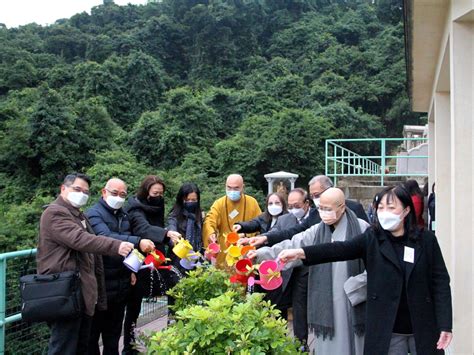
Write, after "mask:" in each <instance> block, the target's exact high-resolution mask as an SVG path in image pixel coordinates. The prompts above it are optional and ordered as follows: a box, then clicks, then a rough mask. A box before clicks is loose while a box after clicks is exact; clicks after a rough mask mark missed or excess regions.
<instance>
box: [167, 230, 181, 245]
mask: <svg viewBox="0 0 474 355" xmlns="http://www.w3.org/2000/svg"><path fill="white" fill-rule="evenodd" d="M166 236H167V237H168V238H170V239H171V242H172V243H173V245H174V244H176V243H177V242H178V240H180V239H181V234H179V233H178V232H176V231H168V233H166Z"/></svg>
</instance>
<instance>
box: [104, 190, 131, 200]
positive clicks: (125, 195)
mask: <svg viewBox="0 0 474 355" xmlns="http://www.w3.org/2000/svg"><path fill="white" fill-rule="evenodd" d="M105 190H106V191H108V192H109V193H110V194H111V195H112V196H120V197H121V198H127V193H126V192H125V191H123V192H118V191H116V190H109V189H105Z"/></svg>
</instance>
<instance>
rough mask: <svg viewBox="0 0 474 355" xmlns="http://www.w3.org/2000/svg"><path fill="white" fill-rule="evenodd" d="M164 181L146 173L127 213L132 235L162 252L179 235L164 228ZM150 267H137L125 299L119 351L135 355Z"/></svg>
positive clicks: (148, 290)
mask: <svg viewBox="0 0 474 355" xmlns="http://www.w3.org/2000/svg"><path fill="white" fill-rule="evenodd" d="M164 194H165V182H164V181H163V179H161V178H160V177H158V176H155V175H148V176H146V177H145V178H144V179H143V181H142V182H141V184H140V186H139V188H138V191H137V194H136V196H133V197H131V198H129V199H128V205H127V207H126V212H127V213H128V215H129V218H130V224H131V226H132V232H133V234H134V235H136V236H138V237H141V238H147V239H150V240H152V241H153V243H154V244H155V249H157V250H159V251H161V252H162V253H163V254H165V245H166V244H168V243H176V242H177V241H178V240H179V238H181V235H180V234H179V233H178V232H175V231H172V230H169V229H167V228H165V227H164V224H165V200H164ZM151 272H152V271H151V270H149V269H144V270H140V271H139V272H138V273H137V276H136V284H135V285H134V286H133V287H132V288H131V292H130V296H129V300H128V302H127V308H126V314H125V322H124V326H123V328H124V329H123V333H124V337H123V344H124V348H123V351H122V354H138V351H137V350H135V349H133V346H132V344H133V343H134V342H135V327H136V323H137V319H138V315H139V314H140V310H141V304H142V299H143V297H148V295H149V294H150V289H151V286H152V285H153V284H151V275H150V274H151Z"/></svg>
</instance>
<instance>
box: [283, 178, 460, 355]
mask: <svg viewBox="0 0 474 355" xmlns="http://www.w3.org/2000/svg"><path fill="white" fill-rule="evenodd" d="M376 211H377V213H376V220H375V224H374V226H372V227H370V228H369V229H367V230H366V231H365V232H364V233H363V234H361V235H359V236H356V237H355V238H353V239H352V240H350V241H345V242H333V243H325V244H319V245H314V246H309V247H304V248H301V249H289V250H283V251H282V252H281V253H280V254H279V258H280V259H281V260H282V261H283V262H288V261H292V260H296V259H302V260H303V263H304V264H305V265H316V264H323V263H327V262H335V261H344V260H353V259H358V258H361V259H363V260H364V263H365V266H366V270H367V301H366V302H367V304H366V307H367V312H366V322H365V324H366V332H365V334H366V337H365V347H364V354H366V355H371V354H373V355H381V354H389V355H401V354H404V355H406V354H408V352H409V353H410V354H419V355H425V354H443V353H444V349H446V348H447V347H448V345H449V343H450V342H451V339H452V332H451V330H452V304H451V288H450V286H449V275H448V271H447V269H446V265H445V263H444V260H443V256H442V254H441V250H440V247H439V245H438V241H437V239H436V237H435V235H434V234H433V233H431V232H430V231H427V230H423V229H420V228H419V227H418V226H417V223H416V216H415V209H414V206H413V202H412V199H411V196H410V193H409V192H408V191H407V190H406V188H405V187H403V186H401V185H398V186H392V187H387V188H385V189H384V190H383V191H382V192H381V193H380V194H379V200H378V201H377V202H376ZM309 296H311V295H309Z"/></svg>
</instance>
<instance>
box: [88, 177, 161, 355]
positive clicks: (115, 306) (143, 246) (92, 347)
mask: <svg viewBox="0 0 474 355" xmlns="http://www.w3.org/2000/svg"><path fill="white" fill-rule="evenodd" d="M126 198H127V185H126V184H125V182H123V181H122V180H120V179H116V178H114V179H110V180H109V181H107V183H106V185H105V187H104V188H103V189H102V197H101V198H100V200H99V202H97V203H96V204H95V205H94V206H92V207H91V208H90V209H88V210H87V211H86V216H87V217H88V218H89V221H90V223H91V225H92V228H93V229H94V232H95V234H97V235H103V236H107V237H109V238H113V239H117V240H122V241H127V242H131V243H133V245H134V246H135V248H140V250H141V251H143V252H148V251H151V250H153V248H154V244H153V242H152V241H151V240H149V239H141V238H140V237H137V236H134V235H132V234H131V229H130V221H129V218H128V215H127V214H126V213H125V212H124V211H123V209H122V206H123V204H124V203H125V199H126ZM102 260H103V263H104V274H105V290H106V294H107V310H97V311H96V312H95V314H94V318H93V320H92V330H91V337H90V342H89V352H90V354H97V355H99V354H100V351H99V338H100V336H101V335H102V343H103V346H104V354H118V353H119V340H120V335H121V333H122V323H123V317H124V313H125V305H126V304H127V295H128V292H129V290H130V283H131V272H130V270H128V269H127V268H126V267H125V266H124V265H123V258H121V257H117V256H105V255H104V256H103V257H102ZM133 276H134V275H133Z"/></svg>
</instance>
